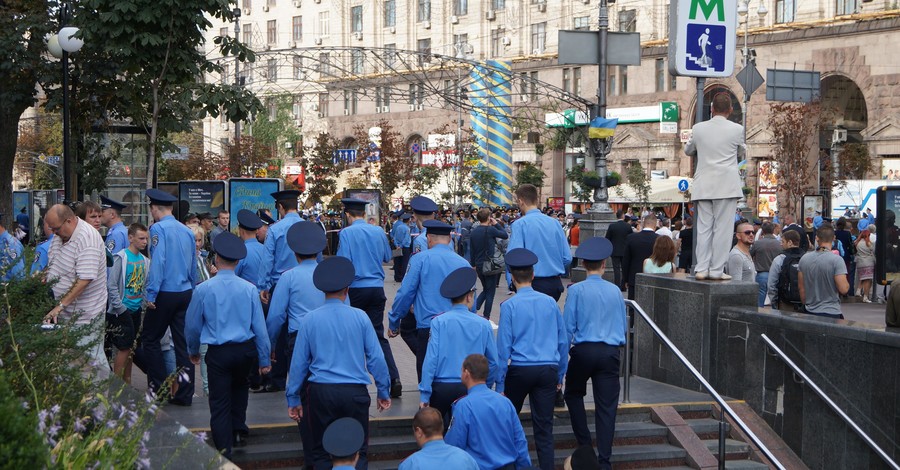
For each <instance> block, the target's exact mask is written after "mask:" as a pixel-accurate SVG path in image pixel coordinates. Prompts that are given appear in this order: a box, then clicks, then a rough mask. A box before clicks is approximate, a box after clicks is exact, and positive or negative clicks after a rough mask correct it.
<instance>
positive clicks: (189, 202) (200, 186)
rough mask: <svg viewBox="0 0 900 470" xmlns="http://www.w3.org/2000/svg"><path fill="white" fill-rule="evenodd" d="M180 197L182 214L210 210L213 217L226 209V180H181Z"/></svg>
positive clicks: (179, 185)
mask: <svg viewBox="0 0 900 470" xmlns="http://www.w3.org/2000/svg"><path fill="white" fill-rule="evenodd" d="M178 199H179V201H180V203H179V206H180V208H181V216H182V217H184V216H185V215H187V214H188V213H194V214H202V213H204V212H209V213H210V214H212V216H213V217H215V216H217V215H218V213H219V211H220V210H222V209H225V201H226V187H225V182H224V181H219V180H214V181H179V182H178Z"/></svg>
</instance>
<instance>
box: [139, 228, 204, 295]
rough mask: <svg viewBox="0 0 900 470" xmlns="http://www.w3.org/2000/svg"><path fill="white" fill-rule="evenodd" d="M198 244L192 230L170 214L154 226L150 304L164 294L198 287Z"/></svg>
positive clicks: (148, 281) (151, 229)
mask: <svg viewBox="0 0 900 470" xmlns="http://www.w3.org/2000/svg"><path fill="white" fill-rule="evenodd" d="M196 257H197V245H196V242H195V241H194V233H193V232H191V229H189V228H187V227H185V226H184V225H182V224H180V223H179V222H178V221H177V220H175V217H172V216H171V215H167V216H165V217H163V218H162V219H160V220H159V222H157V223H155V224H153V225H152V226H151V227H150V259H151V263H150V272H149V273H148V274H147V302H156V295H157V294H159V293H160V292H161V291H162V292H184V291H186V290H190V289H192V288H193V287H194V286H196V285H197V280H198V277H197V263H196V262H195V261H196Z"/></svg>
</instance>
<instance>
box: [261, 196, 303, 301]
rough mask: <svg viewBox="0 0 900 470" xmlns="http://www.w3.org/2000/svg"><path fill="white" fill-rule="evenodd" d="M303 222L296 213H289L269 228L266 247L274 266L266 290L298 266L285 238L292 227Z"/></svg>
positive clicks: (267, 279) (270, 271) (268, 277)
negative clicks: (289, 270) (286, 272)
mask: <svg viewBox="0 0 900 470" xmlns="http://www.w3.org/2000/svg"><path fill="white" fill-rule="evenodd" d="M302 221H303V219H301V218H300V215H298V214H297V213H296V212H288V213H287V214H285V216H284V218H283V219H281V220H279V221H278V222H275V223H274V224H272V225H271V226H270V227H269V233H268V234H266V243H265V247H266V253H268V255H269V260H270V261H271V262H272V265H271V268H270V269H269V274H268V276H267V278H266V288H268V289H271V288H272V287H273V286H274V285H275V284H276V283H277V282H278V280H279V279H281V275H282V274H283V273H284V272H285V271H287V270H288V269H291V268H293V267H294V266H297V258H296V257H295V256H294V252H293V251H291V249H290V247H288V245H287V240H286V238H285V237H286V236H287V231H288V229H289V228H291V226H293V225H294V224H296V223H297V222H302Z"/></svg>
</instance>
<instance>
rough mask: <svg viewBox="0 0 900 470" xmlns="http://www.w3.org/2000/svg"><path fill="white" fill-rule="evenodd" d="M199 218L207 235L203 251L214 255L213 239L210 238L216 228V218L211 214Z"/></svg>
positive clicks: (205, 213) (201, 214)
mask: <svg viewBox="0 0 900 470" xmlns="http://www.w3.org/2000/svg"><path fill="white" fill-rule="evenodd" d="M197 218H198V219H200V227H202V228H203V232H204V233H205V234H206V238H204V240H203V249H204V250H206V251H207V252H209V253H212V252H213V249H212V237H211V236H210V233H212V230H213V228H214V227H215V222H214V220H215V218H214V217H213V216H212V214H210V213H209V212H203V213H200V214H198V215H197Z"/></svg>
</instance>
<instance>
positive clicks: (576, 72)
mask: <svg viewBox="0 0 900 470" xmlns="http://www.w3.org/2000/svg"><path fill="white" fill-rule="evenodd" d="M572 93H573V94H574V95H575V96H581V67H575V68H574V69H572Z"/></svg>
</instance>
